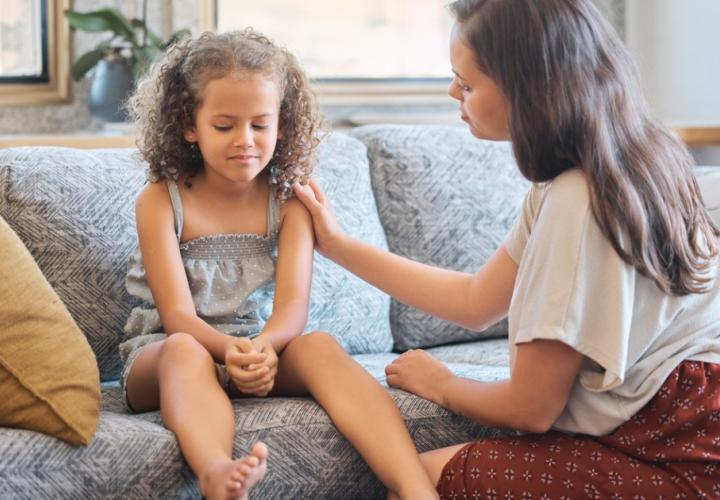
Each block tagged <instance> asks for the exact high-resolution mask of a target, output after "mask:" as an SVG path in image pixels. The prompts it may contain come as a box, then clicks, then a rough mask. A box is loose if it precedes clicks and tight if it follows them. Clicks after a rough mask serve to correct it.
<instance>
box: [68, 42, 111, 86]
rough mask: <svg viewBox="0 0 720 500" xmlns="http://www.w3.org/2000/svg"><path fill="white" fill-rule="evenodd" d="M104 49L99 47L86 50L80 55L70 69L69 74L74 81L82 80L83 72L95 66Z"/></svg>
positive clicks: (103, 53)
mask: <svg viewBox="0 0 720 500" xmlns="http://www.w3.org/2000/svg"><path fill="white" fill-rule="evenodd" d="M105 51H106V48H100V49H95V50H91V51H90V52H86V53H85V54H83V55H82V56H80V58H79V59H78V60H77V61H75V64H73V65H72V68H71V69H70V74H71V75H72V78H73V80H75V81H76V82H77V81H79V80H82V78H83V77H84V76H85V74H86V73H87V72H88V71H90V69H91V68H92V67H93V66H95V65H96V64H97V63H98V61H99V60H100V59H102V58H103V56H104V55H105Z"/></svg>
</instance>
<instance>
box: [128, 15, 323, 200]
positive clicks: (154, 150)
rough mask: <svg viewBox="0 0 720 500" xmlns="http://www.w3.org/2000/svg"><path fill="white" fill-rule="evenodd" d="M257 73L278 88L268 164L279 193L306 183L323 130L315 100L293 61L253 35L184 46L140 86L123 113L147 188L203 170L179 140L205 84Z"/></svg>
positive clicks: (206, 37)
mask: <svg viewBox="0 0 720 500" xmlns="http://www.w3.org/2000/svg"><path fill="white" fill-rule="evenodd" d="M257 72H259V73H262V74H264V75H267V76H268V77H270V78H273V79H274V80H275V81H276V82H277V83H278V86H279V89H280V115H279V125H278V132H279V133H278V141H277V144H276V146H275V152H274V154H273V156H272V158H271V160H270V163H269V168H270V169H271V173H272V175H271V179H272V182H273V183H274V184H276V185H277V190H276V194H277V196H278V198H279V199H280V200H283V201H284V200H286V199H287V198H289V197H290V196H291V194H292V184H293V183H294V182H296V181H300V182H301V183H303V184H304V183H305V182H307V179H308V178H309V177H310V173H311V171H312V164H313V160H314V153H315V149H316V147H317V145H318V143H319V142H320V136H319V132H320V130H321V127H322V124H323V121H322V117H321V115H320V112H319V110H318V105H317V101H316V98H315V94H314V92H313V91H312V90H311V88H310V82H309V80H308V78H307V76H306V75H305V72H304V71H303V70H302V69H301V68H300V65H299V64H298V61H297V59H296V58H295V57H294V56H293V55H292V54H290V53H289V52H288V51H287V50H286V49H284V48H282V47H279V46H277V45H275V44H274V43H273V42H272V41H271V40H270V39H268V38H267V37H265V36H263V35H261V34H260V33H257V32H256V31H254V30H253V29H251V28H247V29H245V30H243V31H233V32H228V33H221V34H216V33H211V32H206V33H203V34H202V35H200V36H199V37H197V38H190V39H187V40H184V41H181V42H179V43H177V44H175V45H174V46H172V47H171V48H170V49H168V51H167V52H166V53H165V55H164V56H163V58H162V59H160V60H159V61H157V62H156V63H155V64H153V66H152V67H151V69H150V71H149V73H148V75H147V76H146V77H145V78H144V79H143V80H142V81H141V82H140V83H139V84H138V88H137V90H136V91H135V94H134V95H133V96H132V97H131V98H130V100H129V101H128V109H129V111H130V116H131V118H132V119H133V121H134V122H135V125H136V127H137V130H138V134H139V137H138V141H137V145H138V148H139V149H140V153H141V154H142V157H143V158H144V159H145V161H147V162H148V164H149V171H148V179H149V180H150V181H151V182H157V181H159V180H161V179H173V180H175V181H177V180H178V179H180V178H182V179H183V180H185V181H186V182H188V179H189V178H191V177H192V176H193V175H195V174H196V173H197V172H198V171H200V170H201V169H202V167H203V160H202V157H201V156H200V152H199V150H198V149H197V146H196V145H195V144H191V143H189V142H187V141H186V140H185V138H184V136H183V134H184V132H185V131H186V130H188V129H190V128H191V127H193V126H194V124H195V112H196V110H197V109H198V107H199V106H200V105H201V104H202V91H203V89H204V88H205V85H207V83H208V82H209V81H211V80H214V79H218V78H223V77H225V76H227V75H229V74H232V73H241V74H242V73H257Z"/></svg>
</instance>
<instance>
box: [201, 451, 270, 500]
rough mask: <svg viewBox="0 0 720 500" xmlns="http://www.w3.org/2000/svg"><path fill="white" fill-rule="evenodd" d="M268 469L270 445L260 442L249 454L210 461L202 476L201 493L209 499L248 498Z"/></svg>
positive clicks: (232, 499)
mask: <svg viewBox="0 0 720 500" xmlns="http://www.w3.org/2000/svg"><path fill="white" fill-rule="evenodd" d="M266 471H267V447H266V446H265V445H264V444H263V443H260V442H258V443H255V446H253V449H252V450H251V451H250V454H249V455H248V456H246V457H243V458H239V459H237V460H231V459H229V458H222V459H218V460H215V461H214V462H211V463H210V464H208V465H207V466H206V467H205V470H204V471H203V473H202V477H200V492H201V493H202V495H203V497H205V498H206V499H208V500H246V499H247V497H248V493H249V491H250V489H251V488H252V487H253V486H255V484H257V483H258V482H260V480H261V479H262V478H263V477H264V476H265V472H266Z"/></svg>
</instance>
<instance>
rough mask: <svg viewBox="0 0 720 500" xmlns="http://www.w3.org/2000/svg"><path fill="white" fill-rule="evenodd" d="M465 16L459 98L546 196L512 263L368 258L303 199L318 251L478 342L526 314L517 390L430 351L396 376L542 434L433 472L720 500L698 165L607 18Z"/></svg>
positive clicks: (520, 485) (487, 6)
mask: <svg viewBox="0 0 720 500" xmlns="http://www.w3.org/2000/svg"><path fill="white" fill-rule="evenodd" d="M452 11H453V12H454V14H455V16H456V20H457V22H456V24H455V26H454V29H453V32H452V37H451V42H450V60H451V64H452V68H453V72H454V73H455V78H454V79H453V82H452V84H451V86H450V89H449V93H450V95H451V96H452V97H453V98H455V99H457V101H458V102H459V104H460V112H461V114H462V118H463V120H464V121H465V122H466V123H467V124H468V126H469V128H470V130H471V132H472V134H473V135H474V136H476V137H478V138H481V139H490V140H510V141H512V144H513V148H514V153H515V157H516V160H517V163H518V165H519V168H520V170H521V171H522V173H523V174H524V175H525V177H527V178H528V179H530V180H531V181H533V182H535V183H536V184H535V185H534V187H533V188H532V189H531V190H530V192H529V194H528V195H527V198H526V200H525V203H524V207H523V211H522V214H521V215H520V217H519V218H518V220H517V222H516V223H515V225H514V227H513V228H512V230H511V231H510V233H509V235H508V237H507V239H506V240H505V242H504V245H502V246H501V247H500V248H499V249H498V250H497V252H496V253H495V254H494V256H493V257H492V258H490V260H489V261H488V262H487V263H486V264H485V265H484V266H482V268H481V269H480V270H479V271H478V272H477V274H475V275H474V276H472V275H465V274H461V273H454V272H449V271H444V270H440V269H434V268H430V267H427V266H423V265H421V264H418V263H415V262H411V261H408V260H406V259H403V258H400V257H398V256H394V255H391V254H388V253H385V252H382V251H380V250H378V249H375V248H371V247H369V246H367V245H365V244H363V243H361V242H358V241H353V240H352V239H350V238H348V237H347V236H346V235H344V234H343V233H342V231H341V230H340V228H339V226H338V225H337V223H336V222H335V221H334V219H333V217H332V214H331V211H330V207H329V204H328V202H327V201H326V200H325V198H324V195H323V193H322V192H321V191H320V190H319V189H318V188H317V186H315V185H313V184H311V187H307V186H300V185H297V186H296V187H295V190H296V192H297V194H298V196H299V197H300V198H301V201H303V202H304V203H305V204H306V206H307V207H308V208H309V210H310V211H311V214H312V216H313V222H314V227H315V233H316V236H317V239H318V248H319V249H320V250H321V251H322V252H323V253H324V254H325V255H327V256H328V257H330V258H331V259H333V260H335V261H336V262H338V263H340V264H342V265H343V266H345V267H347V268H348V269H350V270H351V271H353V272H354V273H356V274H357V275H358V276H360V277H362V278H364V279H366V280H368V281H369V282H371V283H373V284H375V285H376V286H378V287H380V288H382V289H383V290H386V291H387V292H388V293H390V294H392V295H393V296H395V297H397V298H398V300H401V301H403V302H405V303H407V304H410V305H412V306H415V307H417V308H419V309H423V310H425V311H428V312H430V313H433V314H436V315H438V316H441V317H443V318H446V319H448V320H451V321H454V322H456V323H459V324H462V325H465V326H467V327H469V328H474V329H478V330H480V329H482V328H485V327H487V326H488V325H490V324H492V323H494V322H496V321H498V320H499V319H500V318H502V317H503V316H505V315H508V316H509V325H510V326H509V341H510V366H511V377H510V379H509V380H505V381H501V382H480V381H475V380H468V379H463V378H460V377H456V376H454V375H453V374H452V373H451V372H450V371H449V370H448V369H447V368H446V367H445V366H444V365H442V364H441V363H440V362H438V361H437V360H435V359H433V358H432V357H431V356H430V355H429V354H427V353H426V352H424V351H422V350H415V351H412V352H407V353H405V354H403V355H401V356H400V357H399V358H398V359H397V360H396V361H395V362H393V363H392V364H391V365H389V366H388V367H387V369H386V373H387V380H388V383H389V384H390V385H393V386H396V387H400V388H402V389H405V390H407V391H410V392H413V393H416V394H418V395H420V396H422V397H425V398H427V399H430V400H432V401H435V402H436V403H438V404H440V405H442V406H444V407H446V408H448V409H450V410H452V411H454V412H457V413H460V414H463V415H466V416H468V417H471V418H473V419H475V420H477V421H478V422H480V423H482V424H486V425H492V426H503V427H509V428H513V429H517V430H520V431H524V432H527V433H528V434H520V435H517V436H512V437H508V438H504V439H486V440H482V441H478V442H474V443H466V444H461V445H458V446H452V447H450V448H445V449H440V450H435V451H432V452H429V453H426V454H424V456H423V461H424V463H425V465H426V467H427V470H428V471H429V473H430V475H431V477H432V478H433V480H434V481H437V487H438V491H439V492H440V495H441V498H580V497H582V498H671V497H672V498H711V497H712V498H719V497H720V283H718V281H720V280H719V279H718V267H719V265H718V260H719V259H718V247H719V244H718V235H719V234H720V231H719V230H718V227H717V226H716V225H715V224H714V223H713V221H712V220H711V218H710V216H709V214H708V213H707V211H706V210H705V208H704V207H703V204H702V200H701V197H700V194H699V190H698V186H697V183H696V181H695V179H694V177H693V173H692V167H693V165H692V161H691V158H690V156H689V155H688V153H687V151H686V149H685V147H684V146H683V145H682V144H681V143H680V142H679V141H678V139H677V138H676V137H675V136H673V134H671V133H670V132H669V131H668V130H667V129H665V128H664V127H663V126H662V125H660V124H659V123H658V122H657V121H655V120H654V119H653V118H652V117H651V116H650V113H649V112H648V109H647V106H646V104H645V102H644V100H643V99H642V97H641V94H640V92H639V90H638V88H639V86H638V82H637V77H636V74H635V70H634V67H633V64H632V62H631V60H630V59H629V57H628V54H627V53H626V50H625V49H624V48H623V46H622V43H621V42H620V40H619V39H618V38H617V36H616V35H615V34H614V32H613V30H612V28H611V27H610V26H609V24H608V23H607V22H605V21H604V20H603V18H602V16H601V14H600V13H599V12H598V11H597V10H596V8H595V7H594V6H593V5H592V3H591V2H590V0H458V1H456V2H454V3H453V4H452ZM518 34H520V36H518Z"/></svg>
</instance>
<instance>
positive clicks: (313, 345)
mask: <svg viewBox="0 0 720 500" xmlns="http://www.w3.org/2000/svg"><path fill="white" fill-rule="evenodd" d="M291 346H293V349H296V350H297V349H302V350H305V349H309V350H312V352H318V351H325V350H337V349H339V350H343V349H342V347H341V346H340V344H338V342H337V340H336V339H335V337H333V336H332V335H331V334H329V333H328V332H310V333H306V334H304V335H300V336H299V337H295V338H294V339H293V340H292V341H291V342H290V344H288V347H291Z"/></svg>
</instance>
